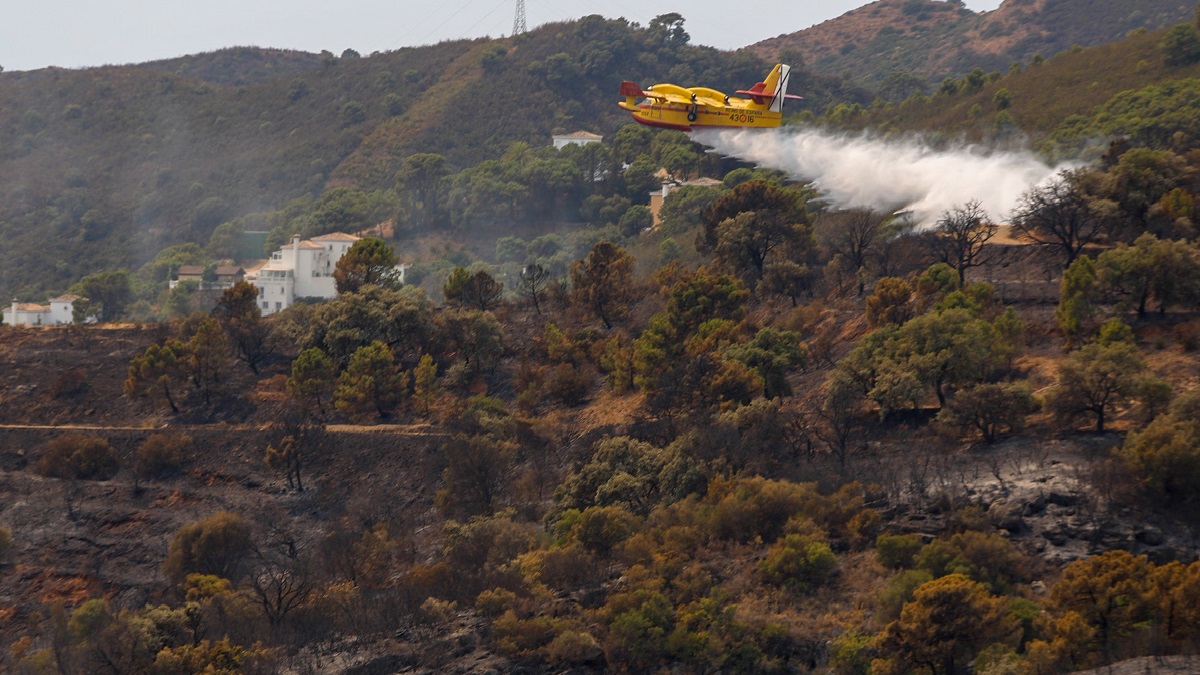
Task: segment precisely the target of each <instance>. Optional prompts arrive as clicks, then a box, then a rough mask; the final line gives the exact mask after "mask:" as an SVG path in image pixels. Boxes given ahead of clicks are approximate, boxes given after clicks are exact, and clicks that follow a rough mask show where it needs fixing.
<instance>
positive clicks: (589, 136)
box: [553, 131, 604, 150]
mask: <svg viewBox="0 0 1200 675" xmlns="http://www.w3.org/2000/svg"><path fill="white" fill-rule="evenodd" d="M553 140H554V149H555V150H562V149H563V148H565V147H567V146H568V145H587V144H588V143H599V142H600V141H603V140H604V137H603V136H601V135H599V134H593V133H590V132H587V131H575V132H572V133H569V134H555V135H554V136H553Z"/></svg>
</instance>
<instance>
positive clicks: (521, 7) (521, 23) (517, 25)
mask: <svg viewBox="0 0 1200 675" xmlns="http://www.w3.org/2000/svg"><path fill="white" fill-rule="evenodd" d="M527 30H529V26H527V25H525V0H517V16H516V18H514V19H513V29H512V34H513V35H520V34H521V33H524V32H525V31H527Z"/></svg>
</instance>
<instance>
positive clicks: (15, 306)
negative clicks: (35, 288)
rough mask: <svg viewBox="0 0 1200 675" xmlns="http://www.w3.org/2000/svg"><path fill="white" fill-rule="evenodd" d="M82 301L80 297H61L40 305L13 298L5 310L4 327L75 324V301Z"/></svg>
mask: <svg viewBox="0 0 1200 675" xmlns="http://www.w3.org/2000/svg"><path fill="white" fill-rule="evenodd" d="M82 299H83V298H81V297H79V296H78V295H60V296H58V297H57V298H51V299H50V304H48V305H38V304H35V303H32V302H19V301H18V300H17V299H16V298H13V301H12V305H11V306H10V307H9V308H8V309H6V310H4V325H6V326H59V325H63V324H68V323H75V301H76V300H82Z"/></svg>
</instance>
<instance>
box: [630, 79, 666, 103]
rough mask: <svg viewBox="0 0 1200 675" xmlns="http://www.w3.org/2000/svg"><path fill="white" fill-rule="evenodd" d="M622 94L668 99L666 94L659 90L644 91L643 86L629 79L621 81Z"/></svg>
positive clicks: (660, 99) (659, 99) (661, 99)
mask: <svg viewBox="0 0 1200 675" xmlns="http://www.w3.org/2000/svg"><path fill="white" fill-rule="evenodd" d="M621 95H622V96H634V97H642V98H652V99H654V100H656V101H665V100H667V97H666V96H665V95H663V94H660V93H658V92H654V91H642V88H641V87H639V86H638V85H637V83H636V82H630V81H628V80H626V81H624V82H622V83H621Z"/></svg>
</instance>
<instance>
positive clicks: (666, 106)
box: [620, 98, 783, 131]
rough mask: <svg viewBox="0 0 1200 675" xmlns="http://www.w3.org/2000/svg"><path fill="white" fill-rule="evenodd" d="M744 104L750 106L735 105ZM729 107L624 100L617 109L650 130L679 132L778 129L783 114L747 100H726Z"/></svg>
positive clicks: (649, 100) (650, 100)
mask: <svg viewBox="0 0 1200 675" xmlns="http://www.w3.org/2000/svg"><path fill="white" fill-rule="evenodd" d="M741 101H744V102H745V103H747V104H749V105H737V103H738V102H741ZM729 102H730V105H715V106H714V105H700V104H695V105H694V106H693V105H687V104H682V103H672V102H658V101H655V100H652V99H648V100H646V101H644V102H643V103H641V104H634V105H630V104H627V103H625V102H624V101H622V102H620V106H621V107H622V108H625V109H626V110H628V111H630V112H631V113H632V114H633V119H634V120H636V121H638V122H641V123H642V124H646V125H649V126H652V127H666V128H668V129H677V130H679V131H691V130H692V129H693V128H695V127H739V128H764V129H765V128H772V127H778V126H779V125H780V123H782V121H783V115H781V114H780V113H776V112H771V111H769V110H767V109H766V107H765V106H756V105H754V102H753V101H750V100H748V99H735V98H731V99H729Z"/></svg>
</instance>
